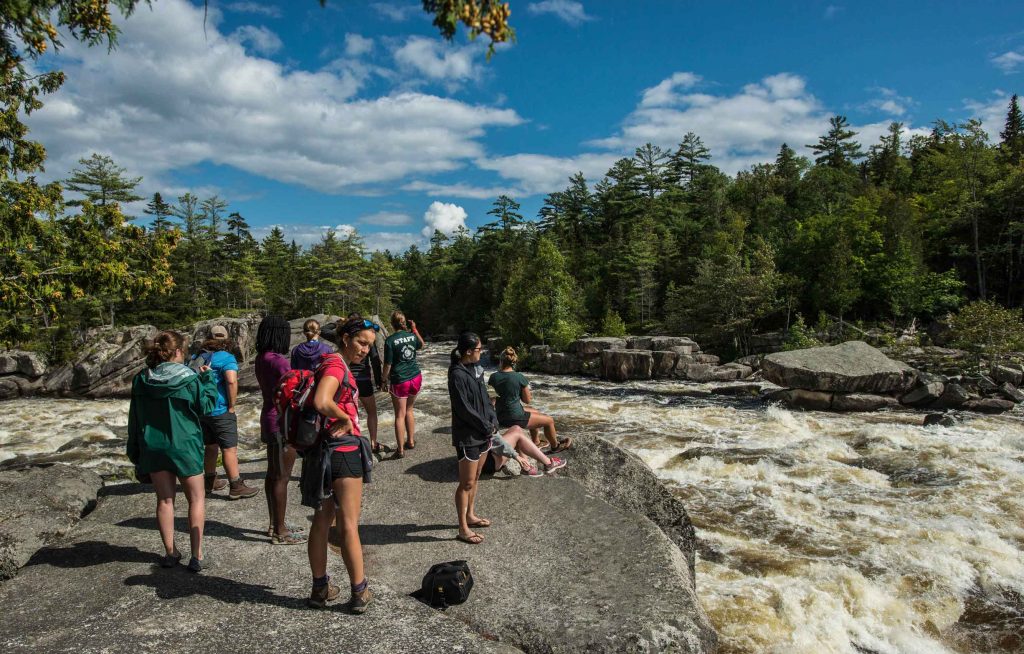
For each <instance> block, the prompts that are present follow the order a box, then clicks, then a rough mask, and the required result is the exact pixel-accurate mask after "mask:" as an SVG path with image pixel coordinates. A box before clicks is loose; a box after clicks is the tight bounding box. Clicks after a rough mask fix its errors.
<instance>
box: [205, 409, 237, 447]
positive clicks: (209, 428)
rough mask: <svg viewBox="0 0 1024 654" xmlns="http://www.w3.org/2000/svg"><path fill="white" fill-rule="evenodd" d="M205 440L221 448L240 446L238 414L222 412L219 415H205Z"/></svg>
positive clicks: (208, 443)
mask: <svg viewBox="0 0 1024 654" xmlns="http://www.w3.org/2000/svg"><path fill="white" fill-rule="evenodd" d="M199 422H200V424H202V426H203V442H204V443H206V444H207V445H219V446H220V447H221V449H225V450H226V449H229V448H232V447H238V416H236V415H235V414H233V413H222V414H220V415H219V416H203V417H202V418H201V419H200V421H199Z"/></svg>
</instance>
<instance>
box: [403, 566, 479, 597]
mask: <svg viewBox="0 0 1024 654" xmlns="http://www.w3.org/2000/svg"><path fill="white" fill-rule="evenodd" d="M471 590H473V573H471V572H470V571H469V564H468V563H466V562H465V561H449V562H447V563H438V564H437V565H432V566H430V570H428V571H427V574H426V575H424V576H423V584H422V585H421V586H420V589H419V590H418V591H416V592H415V593H413V594H412V595H413V597H415V598H416V599H418V600H420V601H422V602H426V603H427V604H429V605H431V606H434V607H437V608H439V609H446V608H448V607H449V606H450V605H452V604H462V603H463V602H465V601H466V600H467V599H469V591H471Z"/></svg>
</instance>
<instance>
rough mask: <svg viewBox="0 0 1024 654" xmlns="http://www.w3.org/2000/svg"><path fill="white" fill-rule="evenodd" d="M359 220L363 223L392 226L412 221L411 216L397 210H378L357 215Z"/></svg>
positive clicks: (407, 223)
mask: <svg viewBox="0 0 1024 654" xmlns="http://www.w3.org/2000/svg"><path fill="white" fill-rule="evenodd" d="M359 222H360V223H362V224H364V225H381V226H385V227H394V226H396V225H409V224H411V223H412V216H410V215H409V214H407V213H401V212H398V211H378V212H377V213H371V214H367V215H365V216H360V217H359Z"/></svg>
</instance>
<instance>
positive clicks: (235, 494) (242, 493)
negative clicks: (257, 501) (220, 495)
mask: <svg viewBox="0 0 1024 654" xmlns="http://www.w3.org/2000/svg"><path fill="white" fill-rule="evenodd" d="M259 492H260V489H258V488H256V487H254V486H247V485H246V483H245V480H242V479H239V480H238V481H233V482H231V489H230V490H229V491H228V497H229V498H230V499H233V500H244V499H246V498H248V497H253V496H254V495H257V494H259Z"/></svg>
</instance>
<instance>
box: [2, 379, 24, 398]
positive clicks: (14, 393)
mask: <svg viewBox="0 0 1024 654" xmlns="http://www.w3.org/2000/svg"><path fill="white" fill-rule="evenodd" d="M20 395H21V386H20V385H18V382H17V381H16V378H15V377H0V400H10V399H13V398H16V397H18V396H20Z"/></svg>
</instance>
